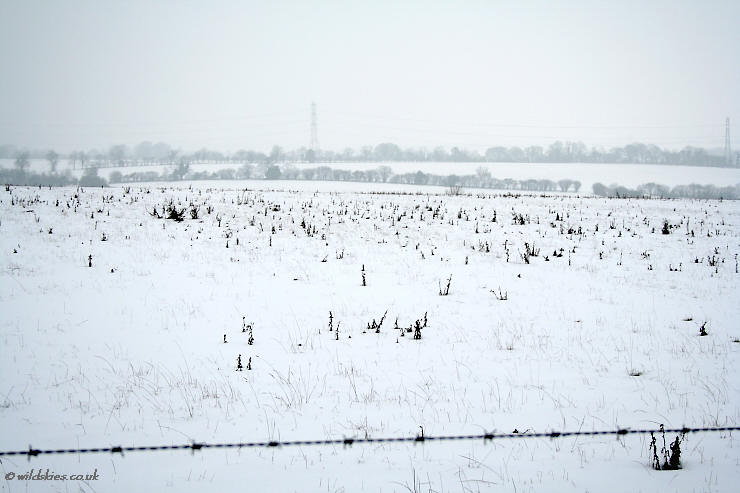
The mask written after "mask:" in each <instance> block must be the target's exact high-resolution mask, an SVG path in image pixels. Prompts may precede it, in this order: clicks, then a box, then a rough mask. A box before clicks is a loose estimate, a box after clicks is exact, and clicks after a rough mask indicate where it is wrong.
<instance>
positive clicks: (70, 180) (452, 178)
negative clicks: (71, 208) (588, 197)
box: [0, 153, 740, 200]
mask: <svg viewBox="0 0 740 493" xmlns="http://www.w3.org/2000/svg"><path fill="white" fill-rule="evenodd" d="M29 159H30V158H29V155H28V153H21V154H20V155H19V156H18V157H16V159H15V161H14V164H15V166H14V167H13V168H12V169H7V168H0V182H3V183H8V184H15V185H34V186H36V185H43V186H46V185H56V186H63V185H79V186H105V185H107V180H105V179H104V178H102V177H100V176H98V168H94V167H90V168H86V169H85V170H84V171H83V173H82V176H81V177H80V178H79V179H77V178H75V177H74V176H73V175H72V173H71V172H70V171H69V170H66V171H65V172H64V173H56V172H52V173H29V172H28V171H27V170H28V166H29V162H30V161H29ZM260 179H261V180H315V181H352V182H365V183H394V184H406V185H435V186H443V187H450V188H453V187H466V188H483V189H496V190H507V191H528V192H541V193H545V192H574V193H578V192H579V191H580V189H581V182H580V181H578V180H571V179H561V180H558V181H553V180H548V179H531V178H530V179H524V180H514V179H511V178H504V179H499V178H495V177H493V176H492V175H491V172H490V170H488V169H487V168H484V167H480V168H478V169H477V170H476V172H475V174H467V175H455V174H452V175H437V174H433V173H424V172H423V171H421V170H419V171H416V172H411V173H400V174H395V173H393V170H392V169H391V168H390V167H389V166H378V167H377V168H374V169H365V170H347V169H336V168H332V167H329V166H317V167H314V168H303V169H299V168H297V167H296V166H295V165H294V164H292V163H284V164H281V165H277V164H273V163H264V162H263V163H259V164H257V165H254V164H249V163H247V164H243V165H242V166H240V167H239V168H236V169H235V168H226V169H220V170H218V171H192V170H191V169H190V163H189V162H188V161H186V160H180V161H179V162H178V163H177V164H176V165H174V166H172V167H171V168H169V169H167V170H165V171H163V172H162V173H158V172H156V171H143V172H136V171H134V172H131V173H126V174H124V173H122V172H121V171H119V170H115V171H113V172H111V173H110V175H109V180H110V182H111V183H135V182H154V181H179V180H260ZM593 193H594V195H597V196H601V197H619V198H630V197H635V198H695V199H732V200H737V199H740V183H739V184H737V185H735V186H734V187H733V186H727V187H715V186H714V185H698V184H690V185H678V186H675V187H673V188H672V189H671V188H669V187H667V186H665V185H660V184H657V183H652V182H651V183H646V184H643V185H640V186H638V187H637V188H635V189H630V188H627V187H624V186H620V185H611V186H606V185H604V184H602V183H594V184H593Z"/></svg>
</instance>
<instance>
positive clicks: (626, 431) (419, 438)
mask: <svg viewBox="0 0 740 493" xmlns="http://www.w3.org/2000/svg"><path fill="white" fill-rule="evenodd" d="M732 431H740V426H723V427H704V428H688V427H683V428H669V429H665V428H663V426H662V425H661V427H660V428H659V429H637V430H633V429H630V428H621V429H617V430H602V431H550V432H541V433H527V432H521V433H520V432H517V431H516V430H514V432H512V433H483V434H478V435H438V436H427V435H424V430H423V429H422V432H421V434H419V435H416V436H396V437H385V438H370V437H366V438H339V439H327V440H287V441H268V442H231V443H205V442H193V443H189V444H180V445H148V446H131V447H122V446H120V445H119V446H114V447H93V448H66V449H34V448H33V447H32V446H29V447H28V450H15V451H0V457H9V456H22V455H25V456H27V457H28V458H29V459H30V458H31V457H36V456H39V455H64V454H99V453H113V454H116V453H117V454H121V455H123V453H124V452H154V451H161V450H190V451H191V452H196V451H200V450H208V449H234V448H236V449H242V448H280V447H313V446H328V445H334V446H336V445H342V446H351V445H361V444H382V443H426V442H453V441H480V440H483V441H484V442H488V441H493V440H506V439H527V438H550V439H556V438H567V437H578V436H591V437H593V436H616V437H620V436H625V435H647V434H654V433H681V434H686V433H708V432H715V433H716V432H732Z"/></svg>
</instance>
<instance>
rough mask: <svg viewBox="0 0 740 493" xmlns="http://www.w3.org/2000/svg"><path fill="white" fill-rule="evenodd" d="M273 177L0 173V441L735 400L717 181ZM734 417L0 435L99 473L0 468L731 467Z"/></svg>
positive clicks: (739, 475) (458, 475) (731, 403)
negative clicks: (639, 196) (697, 430)
mask: <svg viewBox="0 0 740 493" xmlns="http://www.w3.org/2000/svg"><path fill="white" fill-rule="evenodd" d="M516 166H520V165H516ZM588 166H592V165H588ZM616 169H618V168H616ZM661 169H666V168H664V167H661ZM702 171H704V170H702ZM707 171H711V170H707ZM625 176H626V175H625ZM538 177H543V176H538ZM570 177H573V178H575V177H576V176H575V175H572V176H570ZM605 181H609V180H605ZM656 181H658V180H656ZM697 181H700V182H702V183H706V182H707V180H697ZM619 182H620V183H623V184H625V185H630V184H631V183H628V182H626V180H619ZM662 182H663V183H666V184H670V183H669V182H668V180H663V181H662ZM273 183H274V184H275V188H276V189H278V188H280V186H281V184H282V185H283V186H284V187H286V190H288V191H278V190H276V191H256V190H255V191H244V190H241V189H240V188H239V187H240V184H239V183H236V182H234V183H230V184H228V188H226V189H223V188H220V187H223V186H224V185H225V184H223V183H220V182H201V183H196V184H193V185H192V187H188V186H187V184H185V185H183V184H178V188H172V187H171V185H169V184H162V185H160V186H157V185H149V186H146V187H142V186H137V185H133V186H131V187H113V188H105V189H80V190H77V189H75V188H73V187H71V188H54V189H39V188H26V187H10V190H9V191H5V190H4V189H3V190H2V191H0V255H1V257H0V261H1V262H2V264H1V265H0V268H1V269H2V274H1V275H0V341H2V355H1V356H0V375H2V378H1V379H0V429H1V430H2V433H1V434H0V449H2V450H22V449H27V448H28V446H29V444H30V445H33V447H34V448H44V449H46V448H68V447H95V446H112V445H124V446H128V445H153V444H180V443H189V442H190V441H191V440H192V441H198V442H238V441H263V440H278V439H281V440H297V439H314V438H318V439H323V438H342V437H365V436H369V437H383V436H413V435H415V434H417V433H419V432H420V428H419V427H423V430H424V433H425V434H426V435H442V434H460V433H463V434H465V433H470V434H479V433H482V432H484V431H493V430H496V431H499V432H511V431H512V430H514V429H517V430H519V431H521V432H527V431H550V430H599V429H616V428H618V427H631V428H652V427H657V426H659V425H660V424H661V423H662V424H665V425H666V426H667V427H681V426H683V425H686V426H716V425H720V426H721V425H733V426H737V425H738V424H740V384H739V383H738V382H740V363H739V362H738V358H739V357H740V343H738V342H736V341H737V340H738V338H740V326H739V325H738V323H739V322H738V321H739V320H740V303H739V302H740V296H739V295H738V293H739V292H740V291H739V290H738V288H740V274H738V264H737V263H738V258H737V256H738V253H740V203H738V202H733V201H724V202H719V201H688V200H666V201H658V200H614V199H611V200H610V199H596V198H577V197H573V196H567V195H565V196H557V197H550V198H543V197H538V196H534V195H522V196H519V197H503V196H495V195H485V196H478V195H471V196H459V197H449V196H445V195H400V194H397V195H372V194H359V193H356V191H347V190H346V189H338V188H334V189H333V190H335V191H331V190H332V188H331V187H329V186H328V185H331V184H327V186H326V187H322V188H321V189H320V190H321V191H316V190H317V189H316V188H315V183H311V186H312V187H314V188H304V189H296V188H292V187H290V186H288V185H289V184H286V183H284V182H273ZM264 185H265V187H266V188H265V190H268V189H269V188H271V184H268V183H264ZM242 186H243V185H242ZM342 186H344V184H342ZM418 188H421V187H411V188H408V187H407V190H409V191H410V192H412V193H413V192H418V191H419V190H418ZM291 189H292V190H293V191H289V190H291ZM423 189H424V190H427V191H438V189H433V188H431V187H423ZM336 190H340V191H336ZM386 191H390V190H386ZM393 191H400V189H399V190H393ZM170 202H172V204H173V205H174V206H175V207H177V208H186V209H188V210H187V211H186V214H185V217H186V218H185V220H184V221H183V222H175V221H172V220H166V219H160V218H157V217H155V216H154V215H153V212H155V211H156V213H157V214H159V215H161V213H162V212H163V208H166V205H167V204H168V203H170ZM191 204H192V205H193V206H195V207H197V208H198V216H199V217H198V218H197V219H193V218H191V216H190V213H189V210H190V209H191ZM515 215H516V218H517V219H519V218H521V220H522V221H521V222H523V223H524V224H520V221H515V220H514V218H515ZM494 218H495V221H494ZM664 220H666V221H668V223H669V225H670V228H669V231H670V234H662V232H661V231H662V229H663V224H664ZM525 244H526V245H528V247H529V248H533V249H535V250H536V251H538V252H539V254H538V255H537V256H532V257H531V258H529V263H526V262H525V260H524V258H523V257H524V256H525V255H524V253H525V251H526V249H527V248H528V247H527V246H525ZM560 255H562V256H560ZM90 263H91V266H89V265H90ZM363 268H364V278H365V281H366V286H363V285H362V284H363ZM450 277H451V280H450V289H449V295H447V296H440V294H439V292H440V289H444V288H445V285H446V284H447V282H448V279H450ZM493 291H495V293H494V292H493ZM499 293H501V294H504V295H506V297H507V298H508V299H505V300H499V299H498V297H497V296H496V295H497V294H499ZM330 312H331V313H332V330H331V331H330V329H329V313H330ZM385 313H387V315H386V317H385V319H384V322H383V324H382V326H381V328H380V330H379V333H376V331H374V330H370V331H368V330H367V326H368V324H371V323H372V322H373V320H375V321H379V320H380V319H381V317H383V315H384V314H385ZM425 314H426V316H427V319H428V326H427V327H426V328H424V329H423V330H422V338H421V339H420V340H414V339H413V338H412V337H411V336H412V333H406V332H405V331H404V332H402V331H401V330H396V329H394V325H395V323H396V321H397V323H398V326H399V327H409V326H410V325H411V324H413V323H414V322H415V321H416V320H419V319H423V317H424V316H425ZM242 317H246V318H245V320H246V321H247V322H248V323H251V324H253V335H254V344H253V345H250V344H248V341H247V336H248V333H244V332H242ZM705 322H706V325H705V327H706V330H707V331H708V335H707V336H705V337H701V336H699V327H700V326H701V325H702V324H703V323H705ZM337 327H339V332H338V334H339V336H338V338H337V331H336V328H337ZM224 335H225V336H226V339H227V341H228V342H227V343H224V341H223V339H224ZM238 355H241V357H242V362H243V364H244V365H245V366H246V365H247V362H248V361H249V359H250V358H251V370H246V369H245V370H244V371H235V366H236V362H237V356H238ZM674 438H675V437H674V436H667V437H666V439H667V440H673V439H674ZM736 440H737V435H736V434H729V433H714V434H709V433H708V434H689V435H687V436H686V437H685V440H684V442H683V443H682V445H681V451H682V455H681V460H682V463H683V469H681V470H679V471H672V472H670V471H654V470H652V469H651V468H650V455H649V453H648V443H649V436H627V437H624V438H620V439H619V440H617V439H615V438H614V437H605V438H601V437H595V438H563V439H557V440H550V439H527V440H509V441H494V442H489V443H483V442H482V441H480V442H473V441H461V442H445V443H427V444H425V445H412V444H383V445H355V446H352V447H349V448H343V447H296V448H283V449H242V450H210V451H203V452H197V453H195V454H191V453H189V452H183V451H174V452H171V451H158V452H151V453H130V454H126V455H124V456H123V457H121V456H118V455H110V454H100V455H95V454H93V455H49V456H40V457H36V458H33V459H31V460H30V461H28V460H26V458H25V457H15V458H13V457H5V458H3V459H2V462H1V463H0V468H1V469H0V471H1V472H2V473H3V476H4V477H5V475H6V474H8V473H9V472H13V473H15V474H22V473H25V472H27V471H29V470H30V469H31V468H35V469H36V470H38V469H42V470H46V469H49V470H50V471H54V472H56V473H59V474H68V473H76V474H85V473H92V472H93V470H97V473H98V476H99V478H100V479H98V480H97V481H90V482H87V483H86V482H79V481H67V482H64V481H28V482H23V481H18V480H2V481H0V485H2V486H1V487H0V488H1V490H2V491H27V490H28V491H68V490H74V491H77V490H81V491H127V492H128V491H162V490H171V491H194V492H195V491H197V492H202V491H212V490H217V489H218V490H234V489H239V490H246V491H329V492H334V491H347V492H349V491H372V492H378V491H383V492H392V491H397V492H402V491H424V492H426V491H435V492H441V491H463V492H465V491H516V492H526V491H533V492H539V491H644V492H654V491H661V492H668V491H732V490H733V489H734V488H735V487H733V486H732V485H733V484H735V485H737V483H738V481H740V467H739V466H740V452H738V451H739V450H740V448H739V447H740V444H739V443H738V442H737V441H736Z"/></svg>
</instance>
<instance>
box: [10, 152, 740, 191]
mask: <svg viewBox="0 0 740 493" xmlns="http://www.w3.org/2000/svg"><path fill="white" fill-rule="evenodd" d="M30 164H31V166H30V170H31V171H34V172H37V173H44V172H48V171H49V163H48V162H47V161H45V160H41V159H34V160H31V163H30ZM240 166H242V165H241V164H234V163H216V164H193V165H191V166H190V170H191V171H193V172H201V171H209V172H214V171H218V170H221V169H225V168H233V169H238V168H239V167H240ZM293 166H295V167H297V168H299V169H303V168H316V167H319V166H328V167H330V168H334V169H347V170H367V169H375V168H377V167H379V166H388V167H390V168H391V169H392V170H393V173H395V174H403V173H415V172H417V171H419V170H421V171H423V172H424V173H432V174H437V175H451V174H457V175H465V174H475V172H476V170H477V169H478V168H480V167H483V168H486V169H487V170H489V171H490V172H491V175H492V176H493V177H494V178H497V179H506V178H511V179H513V180H528V179H541V180H545V179H547V180H553V181H558V180H562V179H572V180H579V181H580V182H581V183H582V186H581V193H586V194H589V193H591V186H592V185H593V184H594V183H597V182H598V183H603V184H604V185H611V184H617V185H622V186H625V187H628V188H631V187H637V186H638V185H641V184H643V183H649V182H654V183H659V184H662V185H666V186H669V187H674V186H676V185H689V184H691V183H697V184H699V185H715V186H728V185H736V184H738V183H740V168H713V167H698V166H697V167H695V166H668V165H650V164H588V163H413V162H402V163H375V162H373V163H297V164H293ZM12 167H13V160H12V159H0V168H12ZM78 168H79V163H78ZM172 168H173V167H171V166H169V167H168V166H132V167H124V168H101V169H100V171H99V174H100V176H103V177H106V178H107V177H108V176H109V175H110V173H112V172H113V171H119V172H121V173H123V174H128V173H136V172H139V173H144V172H147V171H154V172H157V173H162V172H163V171H167V170H169V171H171V170H172ZM67 169H70V170H71V165H70V164H69V163H68V162H67V161H66V160H62V161H61V162H60V164H59V171H64V170H67ZM73 173H74V174H75V175H77V176H80V175H81V174H82V170H80V169H77V170H74V171H73ZM363 186H364V185H363Z"/></svg>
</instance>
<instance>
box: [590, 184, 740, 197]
mask: <svg viewBox="0 0 740 493" xmlns="http://www.w3.org/2000/svg"><path fill="white" fill-rule="evenodd" d="M592 188H593V192H594V195H598V196H600V197H617V198H661V199H728V200H738V199H740V183H738V184H737V185H735V186H734V187H733V186H727V187H716V186H714V185H699V184H696V183H691V184H689V185H676V186H675V187H673V188H669V187H667V186H665V185H660V184H658V183H652V182H651V183H644V184H642V185H640V186H638V187H637V188H634V189H632V188H627V187H623V186H620V185H611V186H606V185H604V184H603V183H594V184H593V186H592Z"/></svg>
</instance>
